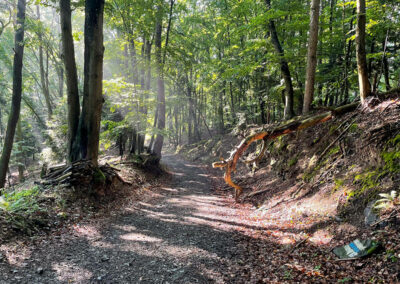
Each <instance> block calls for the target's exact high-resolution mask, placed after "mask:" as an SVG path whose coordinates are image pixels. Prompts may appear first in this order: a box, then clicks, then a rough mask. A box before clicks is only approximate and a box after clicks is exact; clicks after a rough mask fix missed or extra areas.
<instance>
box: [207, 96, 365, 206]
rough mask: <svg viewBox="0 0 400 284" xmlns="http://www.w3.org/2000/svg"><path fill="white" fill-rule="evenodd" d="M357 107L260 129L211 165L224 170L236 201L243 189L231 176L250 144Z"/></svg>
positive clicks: (340, 109) (329, 118)
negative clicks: (222, 158) (225, 157)
mask: <svg viewBox="0 0 400 284" xmlns="http://www.w3.org/2000/svg"><path fill="white" fill-rule="evenodd" d="M358 105H359V102H356V103H351V104H348V105H344V106H341V107H338V108H335V109H332V110H331V111H329V112H324V113H321V114H317V115H314V116H308V117H305V118H304V117H300V118H295V119H292V120H289V121H287V122H285V123H284V124H283V125H280V126H277V127H275V128H271V127H268V126H267V127H266V128H263V129H260V131H258V132H256V133H254V134H251V135H249V136H247V137H246V138H244V139H243V140H242V142H240V144H239V145H238V146H236V148H235V150H234V151H232V152H231V155H230V156H229V158H228V159H226V160H223V161H219V162H215V163H213V164H212V165H213V167H214V168H225V175H224V179H225V182H226V183H227V184H228V185H230V186H231V187H233V188H234V189H235V199H236V201H237V200H238V198H239V196H240V195H241V194H242V192H243V189H242V187H241V186H239V185H237V184H235V183H234V182H233V181H232V177H231V175H232V173H233V172H235V170H236V165H237V162H238V160H239V158H240V156H242V155H243V153H244V152H245V151H246V150H247V148H248V147H249V146H250V145H251V143H253V142H254V141H257V140H264V141H267V140H273V139H275V138H277V137H279V136H282V135H285V134H288V133H291V132H294V131H299V130H303V129H306V128H309V127H312V126H314V125H317V124H320V123H324V122H326V121H329V120H331V119H332V118H334V117H335V116H337V115H342V114H345V113H347V112H350V111H353V110H355V109H356V108H357V107H358Z"/></svg>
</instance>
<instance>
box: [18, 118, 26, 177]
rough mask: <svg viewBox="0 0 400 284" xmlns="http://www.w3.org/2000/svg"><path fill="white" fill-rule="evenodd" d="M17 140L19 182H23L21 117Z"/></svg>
mask: <svg viewBox="0 0 400 284" xmlns="http://www.w3.org/2000/svg"><path fill="white" fill-rule="evenodd" d="M16 139H17V142H18V155H17V163H18V181H19V182H23V181H24V180H25V179H24V169H25V167H24V164H23V162H24V160H23V158H24V155H23V153H22V145H21V144H22V141H23V138H22V129H21V119H18V123H17V137H16Z"/></svg>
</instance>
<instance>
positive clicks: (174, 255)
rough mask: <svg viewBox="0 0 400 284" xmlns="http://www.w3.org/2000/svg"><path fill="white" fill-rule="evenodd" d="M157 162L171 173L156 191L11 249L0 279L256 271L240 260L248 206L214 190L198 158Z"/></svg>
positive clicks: (197, 279) (185, 277)
mask: <svg viewBox="0 0 400 284" xmlns="http://www.w3.org/2000/svg"><path fill="white" fill-rule="evenodd" d="M163 163H164V164H165V165H166V166H167V167H168V170H169V172H170V173H171V174H172V180H171V181H170V183H169V184H168V186H165V187H161V188H160V192H159V193H160V194H159V195H158V197H156V198H151V199H150V200H146V201H141V202H137V203H136V204H134V205H131V206H129V207H127V208H125V210H124V212H123V213H121V214H120V213H119V214H117V216H113V217H110V218H105V219H102V220H94V221H93V222H89V223H83V224H78V225H76V226H75V227H74V229H73V231H72V233H71V234H67V235H63V236H61V237H60V236H58V237H53V238H51V239H50V240H44V241H42V243H41V244H40V245H39V246H36V247H35V248H31V249H30V250H26V251H25V254H24V255H22V256H21V255H20V256H16V259H15V263H14V264H13V265H12V264H11V263H12V262H10V261H8V262H7V263H6V265H4V261H3V262H1V261H0V283H210V282H217V283H228V282H232V281H233V282H236V283H238V282H246V283H249V280H250V278H251V277H252V276H253V277H257V274H253V273H250V271H251V270H252V271H253V272H254V269H255V267H254V266H259V267H258V269H259V270H261V271H263V272H264V273H265V272H266V271H265V270H267V269H266V267H265V264H264V263H262V262H261V263H260V261H257V263H254V264H249V265H248V266H247V264H248V263H247V258H248V255H249V254H251V253H252V252H251V251H250V250H249V248H248V247H247V246H248V245H247V244H248V241H250V240H254V241H255V239H254V238H253V237H251V236H249V234H248V233H246V234H243V233H242V232H244V231H247V232H250V235H251V234H252V233H251V232H252V231H254V232H256V231H257V230H258V229H259V228H257V227H256V226H252V225H251V223H249V220H245V219H247V218H242V217H243V216H247V214H248V213H249V210H250V206H248V205H235V204H234V203H233V200H232V199H231V198H227V197H225V196H221V195H218V194H216V193H214V189H213V186H212V183H211V180H212V178H211V176H209V175H208V174H207V173H206V172H205V171H204V169H203V168H202V167H201V166H199V165H196V164H192V163H189V162H186V161H183V160H182V159H180V158H179V157H177V156H175V155H165V157H164V158H163ZM257 244H260V243H258V242H257ZM263 247H264V251H263V250H262V249H260V248H259V246H258V245H257V248H256V251H257V255H262V257H264V256H265V253H266V251H265V248H268V247H269V248H270V249H271V245H270V243H264V245H263ZM268 250H269V249H268ZM252 257H255V255H252ZM18 258H19V259H18ZM254 261H256V260H254ZM242 265H243V266H242ZM246 267H247V268H249V269H247V268H246ZM250 274H252V275H250ZM262 274H263V273H262ZM236 277H238V278H236ZM258 277H259V276H258ZM235 278H236V280H234V279H235ZM253 280H255V279H254V278H253ZM251 282H254V281H251Z"/></svg>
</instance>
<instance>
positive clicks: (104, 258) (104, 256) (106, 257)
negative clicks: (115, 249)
mask: <svg viewBox="0 0 400 284" xmlns="http://www.w3.org/2000/svg"><path fill="white" fill-rule="evenodd" d="M109 260H110V258H109V257H108V255H106V254H105V255H103V256H102V258H101V261H102V262H106V261H109Z"/></svg>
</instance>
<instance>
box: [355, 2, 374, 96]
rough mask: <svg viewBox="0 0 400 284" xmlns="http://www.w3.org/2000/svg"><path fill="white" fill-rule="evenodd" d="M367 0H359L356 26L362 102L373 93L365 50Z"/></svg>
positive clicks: (359, 84)
mask: <svg viewBox="0 0 400 284" xmlns="http://www.w3.org/2000/svg"><path fill="white" fill-rule="evenodd" d="M366 19H367V16H366V11H365V0H357V26H356V49H357V52H356V54H357V70H358V86H359V90H360V98H361V102H362V103H364V100H365V99H366V98H367V97H368V96H369V95H370V94H371V84H370V82H369V79H368V69H367V55H366V51H365V23H366Z"/></svg>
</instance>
